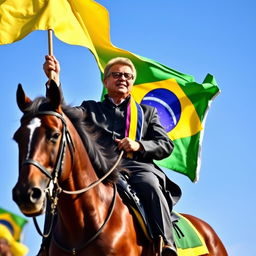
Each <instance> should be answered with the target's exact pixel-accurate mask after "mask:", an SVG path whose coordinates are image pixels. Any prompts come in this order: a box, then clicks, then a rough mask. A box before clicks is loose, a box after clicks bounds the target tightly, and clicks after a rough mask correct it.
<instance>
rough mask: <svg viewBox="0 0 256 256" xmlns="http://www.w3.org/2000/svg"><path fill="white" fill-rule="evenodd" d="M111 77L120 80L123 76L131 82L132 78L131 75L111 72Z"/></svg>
mask: <svg viewBox="0 0 256 256" xmlns="http://www.w3.org/2000/svg"><path fill="white" fill-rule="evenodd" d="M111 75H112V77H113V78H114V79H120V78H121V77H122V76H124V78H125V80H131V79H133V77H134V76H133V74H131V73H125V72H124V73H123V72H111Z"/></svg>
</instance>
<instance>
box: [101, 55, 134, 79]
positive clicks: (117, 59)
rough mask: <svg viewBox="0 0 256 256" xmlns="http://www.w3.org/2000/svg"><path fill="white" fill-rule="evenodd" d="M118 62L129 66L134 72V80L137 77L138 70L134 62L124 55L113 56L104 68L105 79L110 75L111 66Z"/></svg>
mask: <svg viewBox="0 0 256 256" xmlns="http://www.w3.org/2000/svg"><path fill="white" fill-rule="evenodd" d="M116 64H123V65H126V66H129V67H130V68H131V70H132V72H133V76H134V80H135V79H136V75H137V71H136V68H135V66H134V64H133V63H132V61H131V60H130V59H128V58H123V57H116V58H113V59H111V60H110V61H109V62H108V63H107V65H106V67H105V69H104V76H103V79H105V78H106V77H108V76H109V75H110V72H109V71H110V69H111V67H112V66H114V65H116Z"/></svg>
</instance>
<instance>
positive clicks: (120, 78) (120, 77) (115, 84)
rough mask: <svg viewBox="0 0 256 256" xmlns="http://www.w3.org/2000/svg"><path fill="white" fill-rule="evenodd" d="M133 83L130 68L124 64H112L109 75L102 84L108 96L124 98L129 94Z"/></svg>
mask: <svg viewBox="0 0 256 256" xmlns="http://www.w3.org/2000/svg"><path fill="white" fill-rule="evenodd" d="M116 72H119V73H116ZM120 73H123V74H120ZM130 74H131V75H132V78H131V77H130ZM133 83H134V75H133V72H132V69H131V68H130V67H129V66H126V65H124V64H116V65H113V66H112V67H111V68H110V75H109V76H108V77H106V78H105V79H104V85H105V87H106V88H107V90H108V95H109V96H110V97H118V98H119V97H120V99H121V98H126V97H127V96H128V95H129V94H130V92H131V90H132V86H133Z"/></svg>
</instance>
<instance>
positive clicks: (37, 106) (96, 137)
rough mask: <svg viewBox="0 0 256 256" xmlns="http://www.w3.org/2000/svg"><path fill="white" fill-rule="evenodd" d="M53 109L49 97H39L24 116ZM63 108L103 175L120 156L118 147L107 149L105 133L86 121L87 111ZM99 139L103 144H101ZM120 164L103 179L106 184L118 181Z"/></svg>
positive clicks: (69, 107) (98, 172) (98, 170)
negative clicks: (117, 151) (117, 150)
mask: <svg viewBox="0 0 256 256" xmlns="http://www.w3.org/2000/svg"><path fill="white" fill-rule="evenodd" d="M52 110H53V109H52V106H51V104H50V103H49V99H48V98H45V97H38V98H36V99H35V100H34V101H33V102H32V103H31V104H30V105H29V106H28V107H27V108H26V110H25V114H24V117H25V116H27V115H30V114H31V115H36V113H37V112H38V111H52ZM62 110H63V112H64V114H65V115H66V116H67V117H68V118H69V120H70V121H71V122H72V124H73V125H74V127H75V129H76V130H77V132H78V134H79V136H80V138H81V139H82V141H83V143H84V146H85V148H86V151H87V153H88V155H89V158H90V160H91V163H92V165H93V167H94V169H95V172H96V174H97V176H98V177H99V178H100V177H102V176H103V175H104V174H105V173H106V172H107V171H108V170H110V169H111V168H112V167H113V165H114V164H115V162H116V160H117V158H118V154H117V153H116V152H115V150H116V148H115V147H114V146H108V147H107V150H106V147H104V144H102V141H104V138H103V139H102V136H104V135H103V133H102V132H100V131H99V130H97V129H96V128H95V126H94V125H92V124H89V123H87V122H86V121H85V116H84V115H85V113H84V112H82V110H81V109H80V111H79V110H78V109H77V108H75V107H72V106H69V105H66V104H62ZM100 138H101V140H100ZM99 141H100V142H101V144H99ZM106 146H107V145H106ZM120 166H121V165H119V166H117V168H116V169H115V170H114V171H113V172H112V173H111V174H110V175H109V176H108V177H107V178H106V179H105V180H104V181H103V182H104V183H105V184H106V183H114V182H116V180H117V178H118V169H119V168H120Z"/></svg>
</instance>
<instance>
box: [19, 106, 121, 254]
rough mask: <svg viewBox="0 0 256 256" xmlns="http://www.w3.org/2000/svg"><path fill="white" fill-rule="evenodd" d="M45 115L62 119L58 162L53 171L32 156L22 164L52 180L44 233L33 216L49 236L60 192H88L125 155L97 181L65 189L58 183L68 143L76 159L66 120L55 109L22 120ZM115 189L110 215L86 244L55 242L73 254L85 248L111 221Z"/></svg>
mask: <svg viewBox="0 0 256 256" xmlns="http://www.w3.org/2000/svg"><path fill="white" fill-rule="evenodd" d="M43 115H52V116H55V117H57V118H59V119H60V120H61V121H62V137H61V142H60V146H59V150H58V156H57V160H56V164H55V167H54V169H53V171H48V170H47V169H46V168H45V167H44V166H43V165H42V164H40V163H39V162H38V161H36V160H34V159H32V158H27V159H25V160H24V161H23V162H22V164H21V166H24V165H34V166H35V167H37V168H38V169H39V170H40V171H41V172H42V173H43V174H44V175H46V176H47V177H48V178H49V179H50V181H49V183H48V186H47V188H46V189H45V193H46V194H47V197H48V198H49V200H50V201H51V203H50V204H49V205H48V204H47V208H49V207H50V214H51V215H50V221H49V227H48V228H46V227H45V230H44V232H45V233H43V232H42V231H41V230H40V227H39V225H38V223H37V220H36V217H33V221H34V224H35V227H36V230H37V232H38V233H39V234H40V235H41V236H42V237H43V238H47V237H48V236H49V235H50V234H51V232H52V228H53V224H54V223H53V222H54V216H55V215H56V208H57V204H58V197H59V194H60V193H62V192H63V193H66V194H72V195H74V194H81V193H84V192H87V191H88V190H90V189H92V188H93V187H95V186H97V185H98V184H99V183H101V182H102V181H103V180H104V179H105V178H106V177H107V176H109V175H110V174H111V173H112V172H113V171H114V170H115V168H116V167H117V166H118V164H119V163H120V161H121V158H122V156H123V151H122V152H121V153H120V155H119V157H118V159H117V161H116V162H115V164H114V165H113V167H112V168H111V169H110V170H109V171H108V172H106V173H105V174H104V175H103V176H102V177H101V178H100V179H98V180H96V181H95V182H93V183H91V184H90V185H89V186H87V187H85V188H83V189H80V190H76V191H68V190H64V189H62V188H61V187H60V185H59V183H58V178H59V177H60V175H61V173H62V167H63V162H64V157H65V152H66V145H68V147H69V149H70V154H71V159H72V162H73V161H74V156H73V155H74V152H75V147H74V144H73V141H72V137H71V135H70V133H69V131H68V129H67V123H66V120H65V119H64V117H63V116H62V115H61V114H60V113H58V112H55V111H37V112H36V113H33V114H31V113H27V114H24V115H23V117H22V119H21V122H22V121H23V120H24V119H26V118H28V117H29V118H33V117H38V116H43ZM113 189H114V194H113V199H112V202H111V206H110V210H109V212H108V216H107V217H106V219H105V221H104V222H103V224H102V226H101V227H100V228H99V230H98V231H97V232H96V234H95V235H93V236H92V237H91V238H90V239H89V240H88V241H86V243H85V244H83V246H80V247H79V248H77V249H76V248H72V249H71V248H66V247H64V246H62V245H61V244H60V243H59V242H58V241H57V240H56V238H55V237H54V236H53V241H54V243H55V244H56V245H57V246H58V247H59V248H61V249H62V250H64V251H66V252H70V253H72V254H73V255H75V254H76V252H77V251H78V250H81V249H83V248H85V247H86V246H87V245H88V244H89V243H90V242H92V241H93V240H94V239H95V238H96V237H97V236H98V235H99V234H100V233H101V231H102V230H103V228H104V226H105V225H106V224H107V222H108V221H109V219H110V217H111V215H112V213H113V211H114V207H115V201H116V193H117V188H116V185H113ZM48 213H49V212H48V211H47V209H46V214H48Z"/></svg>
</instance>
